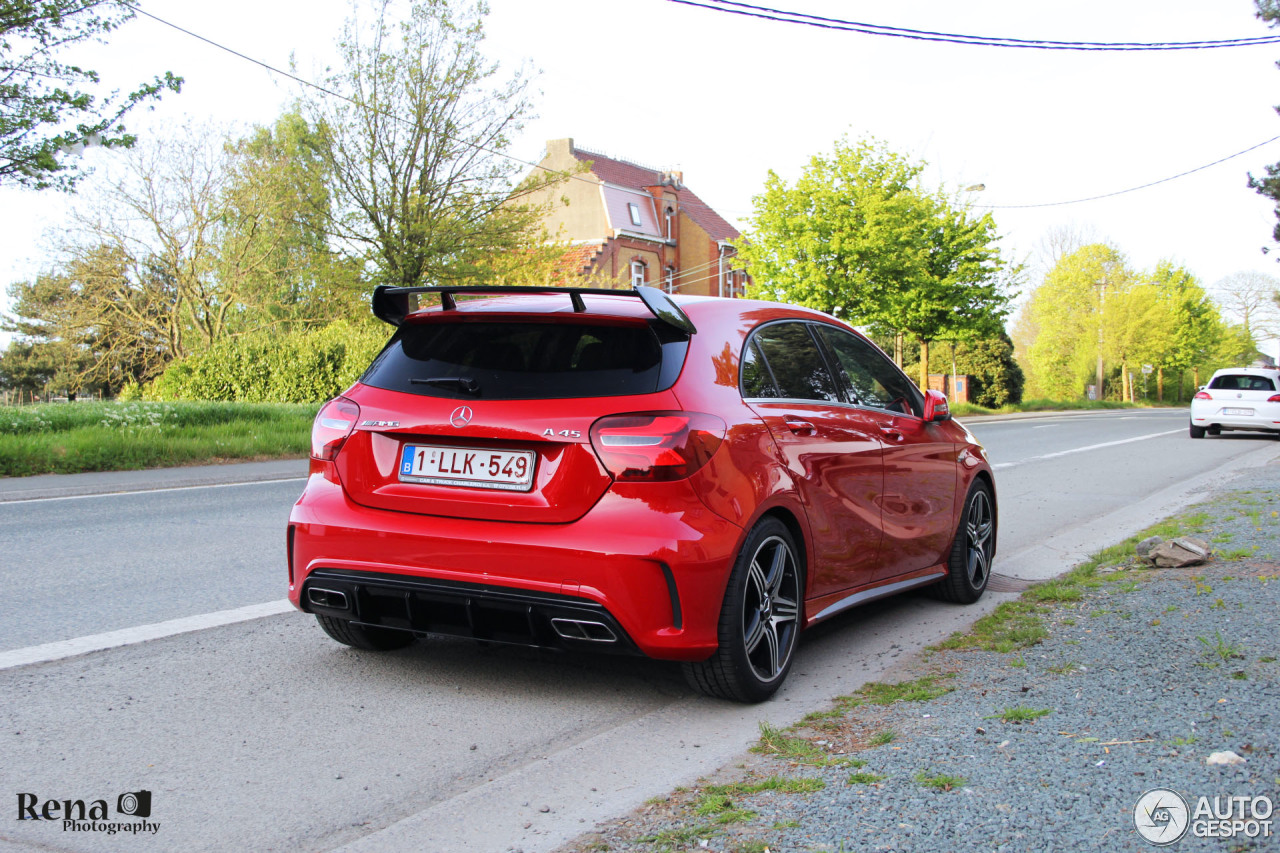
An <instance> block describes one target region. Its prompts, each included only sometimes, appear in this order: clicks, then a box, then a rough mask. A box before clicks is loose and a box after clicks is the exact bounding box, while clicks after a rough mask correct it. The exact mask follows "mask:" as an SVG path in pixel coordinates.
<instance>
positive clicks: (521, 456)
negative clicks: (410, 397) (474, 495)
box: [400, 444, 534, 492]
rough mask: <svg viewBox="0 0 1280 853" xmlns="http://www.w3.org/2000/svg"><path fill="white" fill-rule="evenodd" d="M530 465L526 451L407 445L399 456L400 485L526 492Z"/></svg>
mask: <svg viewBox="0 0 1280 853" xmlns="http://www.w3.org/2000/svg"><path fill="white" fill-rule="evenodd" d="M533 466H534V454H533V451H530V450H493V449H491V448H478V447H440V446H436V445H430V444H407V445H405V447H404V450H402V451H401V453H400V482H402V483H427V484H430V485H434V486H467V487H470V488H476V489H500V490H502V491H506V492H527V491H529V490H530V489H532V488H533Z"/></svg>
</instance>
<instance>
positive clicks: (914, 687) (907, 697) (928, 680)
mask: <svg viewBox="0 0 1280 853" xmlns="http://www.w3.org/2000/svg"><path fill="white" fill-rule="evenodd" d="M951 678H955V673H954V672H947V673H943V674H941V675H925V676H921V677H920V678H917V679H914V680H912V681H902V682H898V683H896V684H886V683H884V682H881V681H872V682H868V683H867V684H864V685H862V686H861V687H859V688H858V689H857V691H856V692H854V693H852V694H850V695H848V696H837V697H836V704H837V706H838V707H839V708H840V709H842V710H843V709H849V708H857V707H858V706H860V705H892V704H894V703H895V702H928V701H929V700H930V699H937V698H938V697H939V696H942V695H944V694H947V693H950V692H951V691H952V690H955V689H956V688H955V685H954V684H945V683H943V682H944V681H945V680H946V679H951Z"/></svg>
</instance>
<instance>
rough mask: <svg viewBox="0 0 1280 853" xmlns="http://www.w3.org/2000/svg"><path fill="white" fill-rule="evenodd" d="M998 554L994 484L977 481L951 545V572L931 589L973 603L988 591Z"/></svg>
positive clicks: (950, 598) (966, 500) (951, 599)
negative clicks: (992, 489) (992, 491)
mask: <svg viewBox="0 0 1280 853" xmlns="http://www.w3.org/2000/svg"><path fill="white" fill-rule="evenodd" d="M995 553H996V511H995V502H994V500H993V499H992V497H991V487H990V486H988V485H987V484H986V482H985V481H983V480H975V481H974V483H973V485H972V486H970V487H969V495H968V497H967V498H966V499H965V503H964V514H963V515H961V516H960V527H959V529H958V530H956V536H955V540H954V541H953V542H952V544H951V559H950V560H949V561H948V564H947V568H948V569H949V573H948V574H947V576H946V577H945V578H943V579H942V580H941V581H939V582H938V583H936V584H934V585H933V586H931V587H930V588H929V591H930V592H932V593H934V594H935V595H936V596H937V597H938V598H941V599H943V600H944V601H954V602H956V603H958V604H972V603H973V602H975V601H977V600H978V599H979V598H981V597H982V593H984V592H986V589H987V581H988V580H990V577H991V561H992V559H993V558H994V557H995Z"/></svg>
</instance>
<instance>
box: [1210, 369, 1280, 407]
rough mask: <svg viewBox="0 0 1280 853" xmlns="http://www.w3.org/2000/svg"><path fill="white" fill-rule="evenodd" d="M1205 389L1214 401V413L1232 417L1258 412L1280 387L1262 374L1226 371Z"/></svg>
mask: <svg viewBox="0 0 1280 853" xmlns="http://www.w3.org/2000/svg"><path fill="white" fill-rule="evenodd" d="M1205 390H1206V392H1207V393H1208V395H1209V398H1210V399H1212V400H1213V402H1214V413H1215V414H1219V415H1221V416H1222V417H1224V418H1231V417H1251V416H1253V415H1256V414H1258V411H1257V409H1258V407H1260V406H1264V405H1265V404H1267V403H1268V402H1270V400H1271V398H1272V397H1275V396H1276V392H1277V390H1280V389H1277V388H1276V386H1275V383H1273V382H1272V380H1271V378H1270V377H1268V376H1265V375H1262V374H1253V373H1226V374H1221V375H1219V376H1215V377H1214V378H1213V380H1212V381H1211V382H1210V383H1209V386H1208V388H1206V389H1205ZM1202 393H1205V392H1202ZM1267 408H1270V407H1267Z"/></svg>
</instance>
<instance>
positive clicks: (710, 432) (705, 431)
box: [591, 412, 726, 482]
mask: <svg viewBox="0 0 1280 853" xmlns="http://www.w3.org/2000/svg"><path fill="white" fill-rule="evenodd" d="M725 430H726V427H725V423H724V421H722V420H720V418H717V417H716V416H715V415H705V414H702V413H701V412H637V413H635V414H629V415H611V416H609V417H606V418H601V419H600V420H598V421H596V422H595V423H594V424H592V425H591V446H592V447H594V448H595V450H596V455H597V456H599V457H600V461H601V462H602V463H603V464H604V467H605V468H606V469H608V471H609V473H610V474H612V475H613V476H614V479H617V480H633V481H634V480H642V481H649V482H662V481H669V480H683V479H684V478H685V477H688V476H689V475H690V474H692V473H693V472H694V471H697V470H698V469H699V468H701V467H702V466H703V465H706V464H707V461H708V460H710V459H711V457H712V455H714V454H715V452H716V450H717V449H718V448H719V447H720V442H722V441H724V434H725Z"/></svg>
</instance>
